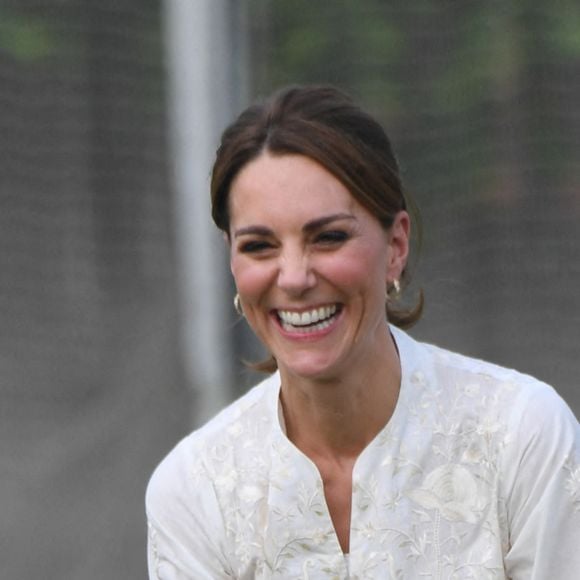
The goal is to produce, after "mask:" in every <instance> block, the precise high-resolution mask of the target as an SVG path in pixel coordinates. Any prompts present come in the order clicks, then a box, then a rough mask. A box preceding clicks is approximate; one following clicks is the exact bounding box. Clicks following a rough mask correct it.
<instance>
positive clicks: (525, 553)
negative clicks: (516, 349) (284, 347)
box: [146, 328, 580, 580]
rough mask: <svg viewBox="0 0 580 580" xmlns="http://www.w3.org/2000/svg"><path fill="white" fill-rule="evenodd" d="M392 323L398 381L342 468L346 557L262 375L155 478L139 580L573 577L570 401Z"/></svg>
mask: <svg viewBox="0 0 580 580" xmlns="http://www.w3.org/2000/svg"><path fill="white" fill-rule="evenodd" d="M392 333H393V336H394V338H395V341H396V343H397V347H398V350H399V355H400V358H401V367H402V381H401V390H400V394H399V400H398V402H397V406H396V409H395V412H394V414H393V416H392V417H391V419H390V421H389V422H388V424H387V425H386V426H385V427H384V428H383V429H382V431H381V432H380V433H379V434H378V435H377V436H376V437H375V439H374V440H373V441H372V442H371V443H370V444H369V445H368V446H367V447H366V448H365V449H364V450H363V452H362V453H361V455H360V456H359V457H358V459H357V461H356V464H355V467H354V471H353V491H352V514H351V530H350V553H349V554H348V557H345V555H344V554H343V553H342V551H341V548H340V545H339V543H338V539H337V536H336V534H335V531H334V528H333V525H332V522H331V519H330V515H329V512H328V508H327V505H326V502H325V498H324V492H323V485H322V481H321V478H320V475H319V472H318V470H317V468H316V466H315V465H314V464H313V463H312V462H311V461H310V460H309V459H308V458H307V457H306V456H304V455H303V454H302V453H301V452H300V451H299V450H298V449H297V448H296V447H294V445H293V444H292V443H291V442H290V441H289V440H288V438H287V437H286V435H285V433H284V428H283V421H281V412H280V406H279V389H280V378H279V375H278V374H277V373H275V374H274V375H272V376H271V377H269V378H267V379H266V380H265V381H263V382H262V383H260V384H259V385H258V386H256V387H254V388H253V389H252V390H251V391H249V392H248V393H247V394H246V395H244V396H243V397H242V398H241V399H239V400H238V401H236V402H235V403H233V404H232V405H230V406H229V407H228V408H226V409H225V410H224V411H222V412H221V413H220V414H218V415H217V416H216V417H215V418H214V419H212V420H211V421H210V422H209V423H207V424H206V425H205V426H203V427H202V428H201V429H199V430H197V431H195V432H194V433H192V434H191V435H189V436H188V437H186V438H185V439H184V440H183V441H181V443H179V444H178V445H177V447H176V448H175V449H174V450H173V451H171V452H170V453H169V455H168V456H167V457H166V458H165V459H164V461H163V462H162V463H161V464H160V465H159V467H158V468H157V470H156V471H155V473H154V474H153V476H152V478H151V481H150V482H149V487H148V490H147V499H146V504H147V516H148V522H149V540H148V560H149V574H150V578H151V579H155V580H178V579H180V580H181V579H186V578H187V579H195V580H206V579H207V580H216V579H224V578H236V579H247V580H249V579H265V578H279V579H290V578H292V579H295V578H296V579H298V578H300V579H309V580H314V579H347V578H348V579H357V580H359V579H360V580H362V579H410V578H417V579H419V578H426V579H434V580H441V579H457V580H466V579H472V578H478V579H479V578H482V579H483V578H485V579H488V578H489V579H491V578H503V579H506V578H510V579H512V580H523V579H526V580H547V579H552V578H554V579H556V578H557V579H558V580H577V579H578V578H580V426H579V424H578V422H577V420H576V419H575V417H574V415H573V414H572V412H571V411H570V409H569V408H568V407H567V406H566V404H565V403H564V402H563V401H562V400H561V399H560V397H559V396H558V395H557V394H556V393H555V391H554V390H553V389H552V388H551V387H549V386H547V385H546V384H544V383H541V382H539V381H537V380H535V379H533V378H531V377H529V376H526V375H522V374H519V373H517V372H515V371H512V370H508V369H504V368H501V367H498V366H495V365H492V364H489V363H485V362H482V361H478V360H475V359H472V358H468V357H464V356H461V355H458V354H454V353H451V352H449V351H446V350H443V349H440V348H437V347H434V346H431V345H426V344H423V343H419V342H416V341H415V340H413V339H412V338H411V337H410V336H409V335H407V334H405V333H404V332H402V331H400V330H398V329H396V328H392Z"/></svg>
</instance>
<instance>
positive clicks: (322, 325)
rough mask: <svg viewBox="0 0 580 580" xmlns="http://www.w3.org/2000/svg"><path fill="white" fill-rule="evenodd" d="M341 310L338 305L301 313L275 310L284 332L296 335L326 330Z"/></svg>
mask: <svg viewBox="0 0 580 580" xmlns="http://www.w3.org/2000/svg"><path fill="white" fill-rule="evenodd" d="M341 310H342V308H341V306H340V304H330V305H328V306H320V307H319V308H312V309H311V310H305V311H303V312H296V311H292V310H277V311H276V315H277V316H278V320H279V321H280V325H281V326H282V328H283V329H284V331H286V332H291V333H297V334H312V333H314V332H320V331H322V330H324V329H326V328H328V327H329V326H330V325H331V324H332V323H333V321H334V319H335V318H336V317H337V316H338V314H339V313H340V311H341Z"/></svg>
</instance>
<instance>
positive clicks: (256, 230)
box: [234, 226, 272, 238]
mask: <svg viewBox="0 0 580 580" xmlns="http://www.w3.org/2000/svg"><path fill="white" fill-rule="evenodd" d="M271 234H272V230H271V229H270V228H267V227H266V226H248V227H245V228H240V229H238V230H236V231H235V232H234V238H239V237H240V236H248V235H254V236H269V235H271Z"/></svg>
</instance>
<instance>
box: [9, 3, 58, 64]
mask: <svg viewBox="0 0 580 580" xmlns="http://www.w3.org/2000/svg"><path fill="white" fill-rule="evenodd" d="M56 46H57V38H56V35H55V34H54V31H53V30H52V29H51V27H50V25H49V23H48V22H47V21H46V20H45V19H43V18H40V17H31V16H24V15H21V14H17V13H14V12H9V11H7V10H2V11H0V50H2V51H4V52H6V53H8V54H9V55H10V56H11V57H12V58H14V59H16V60H18V61H23V62H36V61H39V60H43V59H45V58H47V57H50V56H51V55H53V54H54V52H55V48H56Z"/></svg>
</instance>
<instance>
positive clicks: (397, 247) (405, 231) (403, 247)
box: [387, 210, 411, 283]
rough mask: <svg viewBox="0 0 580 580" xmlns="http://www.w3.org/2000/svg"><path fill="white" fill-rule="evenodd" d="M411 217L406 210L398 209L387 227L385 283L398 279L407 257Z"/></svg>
mask: <svg viewBox="0 0 580 580" xmlns="http://www.w3.org/2000/svg"><path fill="white" fill-rule="evenodd" d="M410 236H411V218H410V217H409V214H408V213H407V212H406V211H404V210H403V211H400V212H399V213H398V214H397V215H396V216H395V219H394V221H393V225H392V226H391V228H390V229H389V232H388V239H389V256H388V263H387V283H391V282H393V281H394V280H399V279H400V278H401V276H402V275H403V270H404V269H405V266H406V265H407V259H408V257H409V243H410V242H409V240H410Z"/></svg>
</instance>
